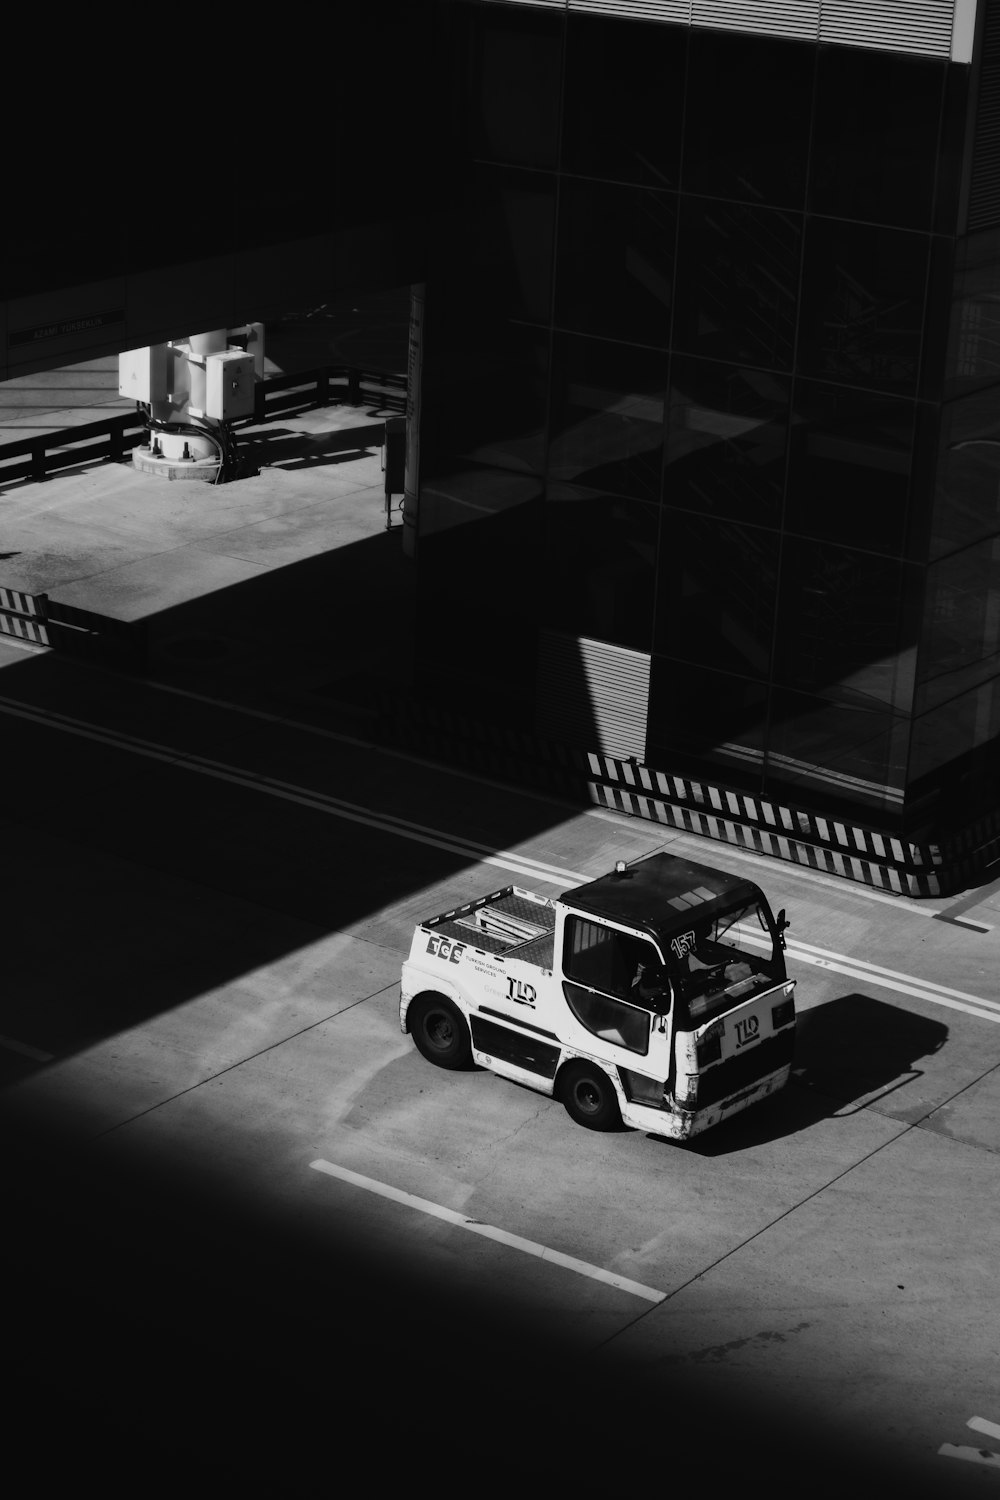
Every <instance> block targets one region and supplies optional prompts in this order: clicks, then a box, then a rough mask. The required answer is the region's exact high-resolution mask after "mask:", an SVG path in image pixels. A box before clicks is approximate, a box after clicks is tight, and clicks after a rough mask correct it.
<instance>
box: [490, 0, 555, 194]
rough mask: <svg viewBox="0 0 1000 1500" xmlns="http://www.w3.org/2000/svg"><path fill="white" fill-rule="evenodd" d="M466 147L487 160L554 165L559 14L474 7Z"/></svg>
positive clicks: (500, 7)
mask: <svg viewBox="0 0 1000 1500" xmlns="http://www.w3.org/2000/svg"><path fill="white" fill-rule="evenodd" d="M475 21H476V23H477V35H476V39H475V43H474V48H473V55H474V62H473V76H472V86H471V89H470V94H469V98H470V101H471V106H472V107H471V122H470V125H471V142H470V144H471V147H472V152H473V155H475V156H481V157H485V158H486V159H487V160H489V161H502V162H511V163H515V164H517V165H519V166H525V167H554V166H555V165H556V159H557V155H558V145H559V93H560V82H561V79H560V74H561V71H562V30H563V21H562V17H561V16H558V15H552V14H547V13H546V12H545V11H537V10H528V9H525V10H511V9H508V8H507V7H506V6H500V5H491V6H485V5H484V6H478V7H477V10H476V15H475Z"/></svg>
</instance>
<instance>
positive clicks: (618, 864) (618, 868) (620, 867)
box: [615, 859, 628, 875]
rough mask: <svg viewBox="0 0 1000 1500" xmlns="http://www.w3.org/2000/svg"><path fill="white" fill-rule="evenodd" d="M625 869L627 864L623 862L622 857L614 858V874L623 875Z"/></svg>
mask: <svg viewBox="0 0 1000 1500" xmlns="http://www.w3.org/2000/svg"><path fill="white" fill-rule="evenodd" d="M627 869H628V866H627V865H626V863H625V861H624V860H623V859H616V860H615V874H616V875H624V874H625V872H626V870H627Z"/></svg>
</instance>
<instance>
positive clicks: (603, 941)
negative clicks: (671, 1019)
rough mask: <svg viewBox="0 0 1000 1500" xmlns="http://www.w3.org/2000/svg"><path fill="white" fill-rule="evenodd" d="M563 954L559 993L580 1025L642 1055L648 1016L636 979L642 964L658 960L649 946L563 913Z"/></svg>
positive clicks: (599, 925)
mask: <svg viewBox="0 0 1000 1500" xmlns="http://www.w3.org/2000/svg"><path fill="white" fill-rule="evenodd" d="M563 954H564V956H563V970H564V973H565V975H566V980H565V981H564V983H563V993H564V994H565V996H566V1003H567V1005H568V1006H569V1008H570V1010H571V1011H572V1012H573V1014H574V1015H575V1016H576V1018H577V1020H578V1021H579V1022H580V1024H581V1025H582V1026H585V1027H586V1028H587V1030H588V1031H590V1032H592V1033H593V1034H594V1036H599V1037H601V1038H602V1040H604V1041H606V1042H612V1043H613V1044H614V1045H615V1046H618V1047H627V1048H628V1050H629V1051H630V1052H639V1053H642V1054H645V1053H646V1052H647V1051H648V1050H649V1020H650V1018H649V1012H648V1010H647V1009H645V1007H644V1008H643V1009H639V1008H638V1006H637V1003H636V1002H638V1003H639V1004H642V1002H641V1001H640V999H639V992H638V987H637V985H636V979H637V975H638V971H639V966H640V964H641V965H643V966H653V965H657V964H659V961H660V960H659V957H658V955H657V952H656V949H655V948H654V947H653V945H652V944H651V943H646V942H643V941H642V939H641V938H634V937H630V936H629V935H628V934H627V933H624V932H617V931H616V930H615V929H614V928H613V927H604V926H602V925H601V924H600V923H598V922H588V921H586V920H585V919H584V918H583V917H567V919H566V934H565V943H564V948H563ZM595 991H602V992H603V993H595ZM612 997H614V998H612ZM623 1001H629V1002H631V1003H629V1004H623V1003H622V1002H623Z"/></svg>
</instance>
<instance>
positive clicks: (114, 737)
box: [0, 698, 592, 885]
mask: <svg viewBox="0 0 1000 1500" xmlns="http://www.w3.org/2000/svg"><path fill="white" fill-rule="evenodd" d="M0 712H3V713H8V714H10V715H11V716H12V717H14V718H17V719H27V720H28V721H29V722H31V723H35V724H41V725H43V726H44V727H45V728H46V729H60V730H62V731H63V732H64V733H66V734H73V735H76V736H77V738H79V739H85V740H94V741H95V742H96V743H98V744H101V745H110V746H112V748H114V749H116V750H127V751H129V752H130V753H131V754H133V755H141V756H143V757H144V758H145V759H147V760H155V761H160V762H161V763H162V764H164V765H170V766H178V767H180V768H181V769H182V770H187V771H197V772H198V773H199V774H200V775H202V776H211V777H213V778H214V779H215V780H216V781H227V782H229V783H230V784H231V785H233V786H241V787H248V788H249V789H250V790H252V791H258V792H260V791H264V792H269V793H270V794H271V795H272V796H275V797H281V798H282V799H283V800H284V801H285V802H295V803H298V804H300V805H301V806H303V807H311V808H314V809H315V810H316V811H318V812H325V813H328V814H331V815H332V816H333V817H338V818H344V819H346V820H347V821H348V822H351V823H361V824H364V825H365V826H366V827H368V828H376V829H378V830H379V831H380V832H382V833H396V834H398V835H399V836H400V837H401V838H408V839H411V840H414V841H415V842H417V843H420V844H430V845H431V846H432V847H433V848H435V849H443V850H445V851H446V852H447V853H450V854H460V855H462V856H463V858H466V859H469V858H474V859H475V860H477V861H478V862H480V863H482V864H488V865H496V866H497V867H498V868H500V869H503V870H512V871H513V872H514V873H515V874H517V875H522V876H523V875H526V876H528V877H529V878H531V877H535V878H537V877H539V876H541V877H542V878H543V879H546V880H548V881H550V882H551V883H552V884H554V885H560V884H562V885H565V884H572V885H579V884H580V883H581V882H582V881H585V880H589V879H591V878H592V877H590V876H587V875H579V874H577V873H576V871H574V870H563V869H560V868H559V867H558V866H557V865H546V864H542V863H541V862H540V861H538V860H533V859H529V858H527V857H526V856H524V857H522V856H521V855H517V854H513V853H502V854H497V853H496V852H494V851H491V850H490V849H489V847H488V846H487V845H485V844H476V843H473V842H472V841H471V840H470V839H463V838H461V837H460V836H459V835H457V834H447V835H444V834H441V833H440V832H439V831H438V830H436V829H434V828H429V827H427V826H426V825H425V824H422V823H411V822H410V821H409V820H408V819H406V818H398V817H396V816H395V815H394V814H392V813H373V812H372V811H371V810H370V809H369V808H365V807H362V806H360V805H359V804H358V803H356V802H347V801H345V800H344V799H343V798H341V797H333V796H331V795H330V794H329V793H327V792H306V791H305V790H304V789H303V788H302V787H300V786H297V785H296V784H295V783H294V782H289V781H279V780H277V779H276V778H275V777H273V776H264V775H262V774H260V773H258V772H254V771H238V770H236V769H235V768H234V767H232V766H229V765H227V764H226V763H225V762H223V761H217V760H211V759H209V758H208V757H207V756H203V755H193V754H190V753H189V752H187V751H183V750H165V749H163V748H162V746H160V745H157V744H156V743H155V741H152V740H144V739H140V738H139V737H138V736H136V735H131V734H120V733H117V732H114V733H112V732H111V731H108V730H102V729H95V728H94V727H93V726H92V725H89V724H85V723H84V722H83V721H81V720H79V719H73V718H71V717H70V716H69V715H68V714H57V713H54V712H49V711H48V710H46V711H44V712H43V711H38V712H35V711H33V710H30V709H26V708H22V707H20V706H17V705H14V704H12V703H10V702H9V701H8V700H7V699H3V698H0Z"/></svg>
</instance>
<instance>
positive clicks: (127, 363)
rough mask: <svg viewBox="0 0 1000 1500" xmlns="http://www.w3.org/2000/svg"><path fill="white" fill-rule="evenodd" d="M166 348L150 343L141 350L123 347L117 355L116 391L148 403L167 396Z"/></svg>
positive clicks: (128, 397)
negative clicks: (122, 350) (123, 349)
mask: <svg viewBox="0 0 1000 1500" xmlns="http://www.w3.org/2000/svg"><path fill="white" fill-rule="evenodd" d="M169 371H170V349H169V347H168V345H166V344H153V345H151V346H149V347H147V348H145V349H126V350H125V351H124V352H123V353H121V354H119V356H118V394H119V396H124V397H126V399H127V400H130V401H143V402H145V403H146V405H147V406H151V405H152V404H153V403H154V402H156V401H167V400H169V399H170V379H169Z"/></svg>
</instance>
